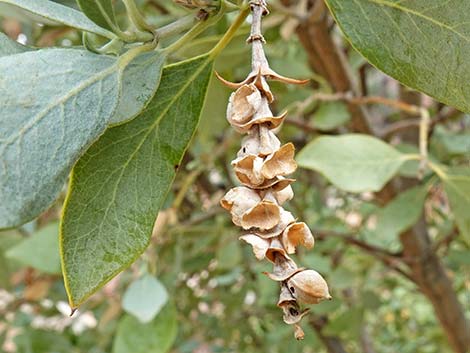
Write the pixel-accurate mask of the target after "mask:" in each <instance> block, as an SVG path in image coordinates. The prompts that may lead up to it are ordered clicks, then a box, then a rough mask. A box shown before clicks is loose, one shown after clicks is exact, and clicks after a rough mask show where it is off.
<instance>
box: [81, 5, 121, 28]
mask: <svg viewBox="0 0 470 353" xmlns="http://www.w3.org/2000/svg"><path fill="white" fill-rule="evenodd" d="M77 3H78V6H80V9H81V10H82V11H83V13H84V14H85V15H86V16H87V17H88V18H89V19H90V20H92V21H93V22H95V23H96V24H97V25H99V26H100V27H103V28H106V29H109V30H110V31H113V26H116V17H115V16H114V9H113V4H112V3H111V0H77Z"/></svg>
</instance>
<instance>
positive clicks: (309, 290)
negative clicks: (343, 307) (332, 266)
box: [287, 270, 331, 304]
mask: <svg viewBox="0 0 470 353" xmlns="http://www.w3.org/2000/svg"><path fill="white" fill-rule="evenodd" d="M287 285H288V287H289V290H290V291H291V292H292V295H293V296H294V297H295V298H296V299H297V300H298V301H300V302H303V303H306V304H318V303H320V302H321V301H322V300H325V299H328V300H330V299H331V295H330V293H329V291H328V285H327V284H326V281H325V280H324V279H323V277H322V276H321V275H320V274H319V273H318V272H317V271H314V270H304V271H302V272H298V273H296V274H294V275H293V276H292V277H291V278H289V280H288V281H287Z"/></svg>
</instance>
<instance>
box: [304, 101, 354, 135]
mask: <svg viewBox="0 0 470 353" xmlns="http://www.w3.org/2000/svg"><path fill="white" fill-rule="evenodd" d="M349 119H350V114H349V112H348V109H347V108H346V105H345V104H344V103H342V102H325V103H322V104H321V105H320V108H318V110H317V111H316V112H315V113H314V114H313V119H312V122H313V126H314V127H315V128H317V129H319V130H323V131H328V130H333V129H336V128H337V127H339V126H341V125H344V124H346V123H347V122H348V121H349Z"/></svg>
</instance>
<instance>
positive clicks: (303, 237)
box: [281, 222, 315, 254]
mask: <svg viewBox="0 0 470 353" xmlns="http://www.w3.org/2000/svg"><path fill="white" fill-rule="evenodd" d="M281 242H282V245H284V249H285V250H286V252H287V253H288V254H294V253H295V249H296V248H297V246H299V245H303V246H305V247H306V248H307V249H311V248H313V246H314V245H315V239H314V238H313V235H312V232H311V231H310V229H309V228H308V227H307V225H306V224H305V223H304V222H296V223H292V224H290V225H289V226H287V227H286V229H285V230H284V231H283V232H282V236H281Z"/></svg>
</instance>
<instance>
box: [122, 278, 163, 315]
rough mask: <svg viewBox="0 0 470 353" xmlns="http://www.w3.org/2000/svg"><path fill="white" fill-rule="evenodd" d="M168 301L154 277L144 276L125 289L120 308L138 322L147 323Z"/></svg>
mask: <svg viewBox="0 0 470 353" xmlns="http://www.w3.org/2000/svg"><path fill="white" fill-rule="evenodd" d="M167 301H168V293H167V291H166V289H165V287H164V286H163V284H161V283H160V281H159V280H157V279H156V278H155V277H153V276H151V275H149V274H146V275H144V276H143V277H142V278H139V279H138V280H137V281H135V282H133V283H132V284H131V285H130V286H129V288H127V290H126V292H125V293H124V296H123V298H122V308H123V309H124V310H125V311H127V312H128V313H129V314H132V315H134V316H135V317H136V318H137V319H139V321H140V322H143V323H145V322H149V321H152V320H153V318H154V317H155V316H156V315H157V314H158V313H159V312H160V310H161V308H162V307H163V305H165V304H166V302H167Z"/></svg>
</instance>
